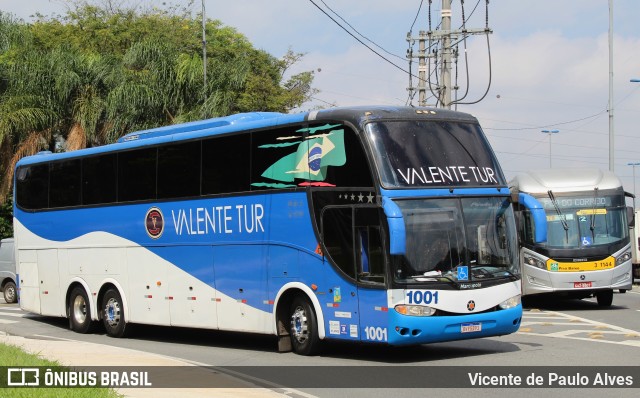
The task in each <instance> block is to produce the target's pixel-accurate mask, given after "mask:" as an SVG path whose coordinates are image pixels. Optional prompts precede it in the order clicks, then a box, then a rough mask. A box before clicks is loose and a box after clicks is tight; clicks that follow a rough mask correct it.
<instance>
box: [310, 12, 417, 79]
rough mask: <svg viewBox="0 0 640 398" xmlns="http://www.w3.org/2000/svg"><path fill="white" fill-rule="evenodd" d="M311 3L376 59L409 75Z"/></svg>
mask: <svg viewBox="0 0 640 398" xmlns="http://www.w3.org/2000/svg"><path fill="white" fill-rule="evenodd" d="M309 1H310V2H311V4H313V5H314V6H316V8H317V9H318V10H320V11H321V12H322V13H323V14H324V15H326V16H327V17H328V18H329V19H331V20H332V21H333V22H334V23H335V24H336V25H338V26H339V27H340V28H341V29H342V30H344V31H345V32H347V34H349V36H351V37H353V38H354V39H356V40H357V41H358V42H359V43H360V44H362V45H363V46H365V47H366V48H368V49H369V50H370V51H371V52H373V53H374V54H376V55H377V56H378V57H380V58H382V59H383V60H384V61H386V62H387V63H389V64H391V65H392V66H393V67H395V68H396V69H399V70H401V71H402V72H404V73H409V72H407V71H406V70H405V69H403V68H402V67H401V66H398V65H396V64H394V63H393V62H392V61H391V60H389V59H388V58H387V57H385V56H384V55H382V54H380V53H379V52H377V51H376V50H374V49H373V48H371V47H370V46H369V45H367V44H366V43H365V42H363V41H362V40H360V39H359V38H358V37H356V36H355V35H354V34H353V33H351V32H350V31H349V30H348V29H347V28H345V27H344V26H342V25H341V24H340V23H339V22H338V21H336V20H335V19H334V18H333V17H332V16H331V15H329V14H328V13H327V12H326V11H325V10H323V9H322V8H321V7H320V6H319V5H318V4H316V2H314V1H313V0H309Z"/></svg>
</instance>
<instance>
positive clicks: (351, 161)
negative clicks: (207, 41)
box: [324, 127, 373, 187]
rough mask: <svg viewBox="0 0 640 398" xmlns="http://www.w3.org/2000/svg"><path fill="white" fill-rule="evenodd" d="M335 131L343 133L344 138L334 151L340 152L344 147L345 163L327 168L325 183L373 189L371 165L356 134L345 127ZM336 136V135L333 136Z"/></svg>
mask: <svg viewBox="0 0 640 398" xmlns="http://www.w3.org/2000/svg"><path fill="white" fill-rule="evenodd" d="M333 131H335V132H341V133H342V137H341V138H340V139H339V140H338V141H337V142H336V144H335V145H336V148H335V149H334V151H335V150H338V151H339V150H340V147H339V145H342V146H343V147H344V149H343V150H342V151H344V154H345V156H344V162H342V161H340V162H337V164H335V165H333V167H327V168H326V178H325V180H324V181H325V182H327V183H329V184H332V185H335V186H336V187H372V186H373V178H372V177H371V171H370V169H369V163H368V162H367V157H366V155H365V154H364V151H363V150H362V145H361V144H360V140H359V139H358V137H357V136H356V134H355V133H354V132H353V131H352V130H350V129H348V128H344V127H343V128H340V129H335V130H333ZM335 135H336V134H335V133H334V134H333V135H332V136H335ZM332 136H330V137H329V139H331V138H332ZM329 154H330V153H329Z"/></svg>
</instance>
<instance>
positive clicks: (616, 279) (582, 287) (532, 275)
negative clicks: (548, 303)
mask: <svg viewBox="0 0 640 398" xmlns="http://www.w3.org/2000/svg"><path fill="white" fill-rule="evenodd" d="M523 267H524V268H526V272H524V273H523V278H522V293H523V295H528V294H540V293H558V292H570V293H576V294H579V293H580V292H581V291H584V292H585V293H586V292H587V291H593V290H604V289H624V290H631V288H632V287H633V273H632V269H631V262H628V263H624V264H622V265H620V266H618V267H615V268H612V269H607V270H602V271H582V272H552V271H546V270H542V269H540V268H536V267H533V266H531V265H527V264H523Z"/></svg>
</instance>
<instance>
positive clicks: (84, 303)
mask: <svg viewBox="0 0 640 398" xmlns="http://www.w3.org/2000/svg"><path fill="white" fill-rule="evenodd" d="M69 326H71V330H73V331H74V332H76V333H83V334H84V333H89V331H90V330H91V305H90V304H89V297H88V296H87V292H85V291H84V289H83V288H82V287H75V288H74V289H73V290H72V291H71V296H69Z"/></svg>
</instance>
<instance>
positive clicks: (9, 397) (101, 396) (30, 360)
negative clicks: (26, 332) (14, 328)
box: [0, 344, 123, 398]
mask: <svg viewBox="0 0 640 398" xmlns="http://www.w3.org/2000/svg"><path fill="white" fill-rule="evenodd" d="M0 366H2V367H3V368H2V369H6V368H5V367H31V366H46V367H56V368H58V367H61V366H62V365H60V364H59V363H58V362H55V361H49V360H47V359H43V358H40V357H39V356H37V355H34V354H29V353H27V352H25V351H23V350H22V349H20V348H18V347H16V346H12V345H7V344H0ZM64 368H66V367H64ZM5 371H6V370H5ZM6 377H7V374H3V375H0V380H1V381H2V384H4V385H6V384H5V383H6ZM43 377H44V375H43V374H40V380H41V383H42V380H43ZM2 387H3V388H0V395H1V396H2V398H23V397H24V398H32V397H38V398H40V397H42V398H48V397H51V398H84V397H87V398H94V397H95V398H121V397H123V395H120V394H118V393H117V392H116V391H114V390H113V389H110V388H103V387H78V388H67V387H60V388H58V387H55V388H48V387H47V388H36V387H18V388H15V387H14V388H11V387H4V386H2Z"/></svg>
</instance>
